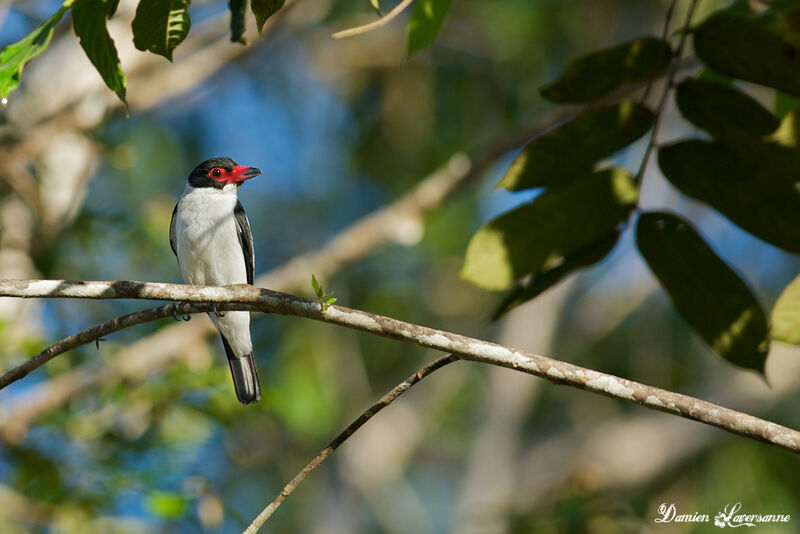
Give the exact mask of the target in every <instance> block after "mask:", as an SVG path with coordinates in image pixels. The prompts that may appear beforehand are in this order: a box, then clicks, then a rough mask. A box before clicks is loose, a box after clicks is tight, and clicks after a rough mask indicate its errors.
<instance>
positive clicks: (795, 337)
mask: <svg viewBox="0 0 800 534" xmlns="http://www.w3.org/2000/svg"><path fill="white" fill-rule="evenodd" d="M771 335H772V339H775V340H777V341H783V342H784V343H791V344H792V345H800V276H798V277H797V278H795V279H794V280H793V281H792V282H791V283H790V284H789V285H788V286H786V288H785V289H784V290H783V293H781V296H780V297H778V301H777V302H776V303H775V307H774V308H772V332H771Z"/></svg>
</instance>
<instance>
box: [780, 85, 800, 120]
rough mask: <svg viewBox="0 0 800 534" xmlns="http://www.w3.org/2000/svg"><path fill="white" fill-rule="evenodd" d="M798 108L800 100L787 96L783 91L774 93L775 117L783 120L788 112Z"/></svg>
mask: <svg viewBox="0 0 800 534" xmlns="http://www.w3.org/2000/svg"><path fill="white" fill-rule="evenodd" d="M797 106H800V98H798V97H796V96H792V95H787V94H786V93H784V92H783V91H775V105H774V111H775V116H776V117H778V118H779V119H783V118H784V117H786V115H788V114H789V113H790V112H792V111H794V110H795V109H797Z"/></svg>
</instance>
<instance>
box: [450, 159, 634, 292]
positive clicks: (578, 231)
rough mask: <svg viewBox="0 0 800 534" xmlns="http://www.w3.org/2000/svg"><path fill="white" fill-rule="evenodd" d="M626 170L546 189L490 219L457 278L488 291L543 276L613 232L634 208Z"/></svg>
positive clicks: (475, 238) (474, 240) (596, 174)
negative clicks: (540, 193)
mask: <svg viewBox="0 0 800 534" xmlns="http://www.w3.org/2000/svg"><path fill="white" fill-rule="evenodd" d="M637 196H638V191H637V188H636V184H635V183H634V182H633V179H632V177H631V175H630V173H629V172H628V171H626V170H625V169H622V168H611V169H604V170H601V171H596V172H594V173H590V174H587V175H586V176H583V177H581V178H579V179H577V180H574V181H573V182H572V183H570V184H568V185H565V186H564V187H558V188H554V189H550V190H547V191H545V192H544V193H543V194H542V195H540V196H539V197H537V198H536V199H534V200H533V202H530V203H527V204H523V205H522V206H519V207H517V208H515V209H513V210H511V211H509V212H508V213H505V214H503V215H501V216H499V217H497V218H496V219H494V220H492V221H490V222H489V223H488V224H486V225H485V226H484V227H483V228H481V229H480V230H478V232H477V233H476V234H475V235H474V236H473V237H472V240H471V241H470V243H469V246H468V247H467V253H466V258H465V260H464V267H463V269H462V270H461V276H462V277H463V278H464V279H466V280H469V281H470V282H472V283H474V284H475V285H478V286H480V287H483V288H485V289H491V290H502V289H507V288H508V287H510V286H511V284H512V283H513V282H514V281H515V280H518V279H520V278H522V277H523V276H525V275H528V274H531V273H533V274H535V275H541V274H542V273H546V272H548V271H551V270H553V269H555V268H557V267H558V266H559V265H562V264H564V263H566V261H567V259H568V258H570V257H571V256H572V255H573V254H577V253H578V252H579V251H580V250H582V249H584V248H586V247H587V246H590V245H592V244H594V243H597V242H598V241H600V240H603V239H605V238H607V237H608V236H609V234H612V233H613V232H614V231H615V230H616V228H617V227H618V226H619V225H620V224H621V223H623V222H624V221H625V220H626V218H627V217H628V215H629V213H630V211H631V209H633V207H634V206H635V205H636V199H637Z"/></svg>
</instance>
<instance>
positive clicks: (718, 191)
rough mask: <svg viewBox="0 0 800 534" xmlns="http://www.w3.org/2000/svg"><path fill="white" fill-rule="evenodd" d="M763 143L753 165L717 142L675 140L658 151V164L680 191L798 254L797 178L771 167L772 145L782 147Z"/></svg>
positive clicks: (773, 164) (799, 198) (774, 163)
mask: <svg viewBox="0 0 800 534" xmlns="http://www.w3.org/2000/svg"><path fill="white" fill-rule="evenodd" d="M764 148H765V149H766V148H772V149H773V150H769V151H764V152H761V153H762V154H763V155H764V161H762V165H761V166H760V167H758V168H757V167H754V166H751V165H750V164H749V163H748V162H746V161H745V160H743V159H742V158H741V157H740V151H736V150H733V149H730V148H727V147H725V146H724V145H721V144H719V143H711V142H706V141H698V140H690V141H680V142H678V143H675V144H672V145H668V146H665V147H663V148H661V149H660V150H659V151H658V164H659V167H661V171H662V172H663V173H664V176H665V177H666V178H667V179H668V180H669V181H670V182H671V183H672V184H673V185H674V186H675V187H677V188H678V189H679V190H680V191H681V192H682V193H683V194H685V195H688V196H690V197H692V198H694V199H697V200H699V201H700V202H704V203H705V204H708V205H709V206H711V207H712V208H714V209H716V210H717V211H719V212H720V213H722V214H723V215H725V217H727V218H728V219H730V220H731V222H733V223H734V224H736V225H737V226H739V227H740V228H742V229H743V230H745V231H747V232H750V233H751V234H753V235H754V236H756V237H758V238H759V239H763V240H764V241H767V242H768V243H771V244H773V245H775V246H777V247H780V248H782V249H784V250H787V251H789V252H795V253H800V231H798V229H800V190H798V188H797V186H796V181H795V182H793V181H791V180H789V179H787V178H786V177H784V176H782V175H780V174H777V172H775V171H774V169H775V168H777V166H778V165H779V162H777V161H776V160H777V156H779V155H781V154H782V153H780V152H776V150H780V149H781V148H782V147H777V146H774V147H766V146H765V147H764ZM772 156H775V157H772ZM794 168H796V167H794ZM795 180H796V177H795Z"/></svg>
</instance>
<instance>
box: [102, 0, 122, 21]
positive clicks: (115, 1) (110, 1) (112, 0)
mask: <svg viewBox="0 0 800 534" xmlns="http://www.w3.org/2000/svg"><path fill="white" fill-rule="evenodd" d="M104 1H105V3H106V18H109V19H110V18H111V17H113V16H114V13H116V12H117V7H119V0H104Z"/></svg>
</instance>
